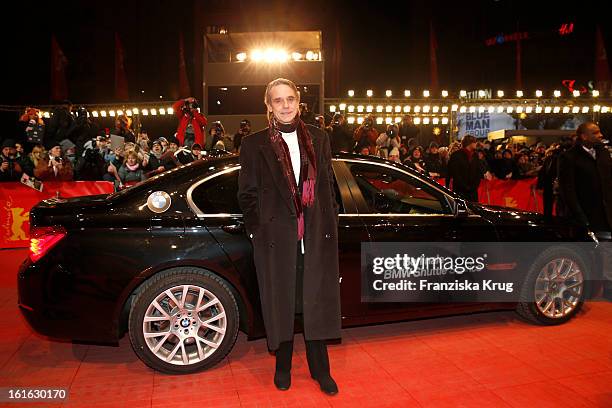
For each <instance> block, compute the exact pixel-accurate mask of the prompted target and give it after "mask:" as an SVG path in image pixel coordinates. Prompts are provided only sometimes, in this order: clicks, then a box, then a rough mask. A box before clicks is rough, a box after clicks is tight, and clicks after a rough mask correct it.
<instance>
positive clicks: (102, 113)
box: [100, 110, 106, 118]
mask: <svg viewBox="0 0 612 408" xmlns="http://www.w3.org/2000/svg"><path fill="white" fill-rule="evenodd" d="M100 116H102V117H103V118H105V117H106V111H104V110H103V111H100Z"/></svg>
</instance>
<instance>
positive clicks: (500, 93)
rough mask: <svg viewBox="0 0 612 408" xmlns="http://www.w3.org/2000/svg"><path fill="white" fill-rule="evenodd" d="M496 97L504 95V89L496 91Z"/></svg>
mask: <svg viewBox="0 0 612 408" xmlns="http://www.w3.org/2000/svg"><path fill="white" fill-rule="evenodd" d="M497 97H498V98H503V97H504V91H502V90H499V91H497Z"/></svg>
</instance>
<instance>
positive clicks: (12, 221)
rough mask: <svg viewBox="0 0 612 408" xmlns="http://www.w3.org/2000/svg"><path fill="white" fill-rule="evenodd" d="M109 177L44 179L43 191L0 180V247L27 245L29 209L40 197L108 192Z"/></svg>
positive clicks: (110, 184)
mask: <svg viewBox="0 0 612 408" xmlns="http://www.w3.org/2000/svg"><path fill="white" fill-rule="evenodd" d="M112 192H113V183H111V182H108V181H74V182H69V183H68V182H45V184H44V190H43V192H39V191H37V190H34V189H33V188H30V187H27V186H24V185H23V184H21V183H0V214H1V217H0V248H20V247H28V246H29V245H30V237H29V232H30V209H31V208H32V207H34V206H35V205H36V204H38V203H39V202H40V201H42V200H44V199H47V198H51V197H55V196H56V195H58V194H59V196H60V197H64V198H68V197H78V196H84V195H95V194H109V193H112Z"/></svg>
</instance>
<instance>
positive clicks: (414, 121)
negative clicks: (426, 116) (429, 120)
mask: <svg viewBox="0 0 612 408" xmlns="http://www.w3.org/2000/svg"><path fill="white" fill-rule="evenodd" d="M413 123H414V124H415V125H419V124H420V123H421V118H419V117H416V118H414V120H413Z"/></svg>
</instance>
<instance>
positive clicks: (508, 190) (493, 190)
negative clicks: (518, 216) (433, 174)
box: [438, 177, 544, 213]
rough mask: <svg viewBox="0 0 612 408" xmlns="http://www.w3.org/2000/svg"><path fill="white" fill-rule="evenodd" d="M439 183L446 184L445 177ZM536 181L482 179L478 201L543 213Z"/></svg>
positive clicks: (533, 179) (531, 179) (534, 179)
mask: <svg viewBox="0 0 612 408" xmlns="http://www.w3.org/2000/svg"><path fill="white" fill-rule="evenodd" d="M438 183H440V184H441V185H444V179H438ZM536 183H537V178H535V177H533V178H528V179H522V180H498V179H493V180H491V181H487V180H482V181H481V182H480V186H479V187H478V202H480V203H481V204H486V205H497V206H501V207H509V208H516V209H519V210H526V211H533V212H539V213H541V212H543V211H544V205H543V199H542V194H541V192H539V191H537V190H536V189H535V186H536Z"/></svg>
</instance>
